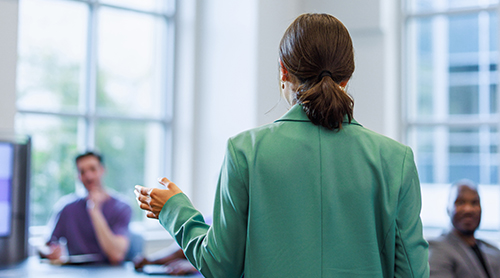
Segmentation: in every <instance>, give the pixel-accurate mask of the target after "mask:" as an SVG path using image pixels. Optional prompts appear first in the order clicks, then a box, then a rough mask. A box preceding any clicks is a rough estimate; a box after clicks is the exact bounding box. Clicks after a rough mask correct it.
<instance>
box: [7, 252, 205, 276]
mask: <svg viewBox="0 0 500 278" xmlns="http://www.w3.org/2000/svg"><path fill="white" fill-rule="evenodd" d="M21 277H22V278H62V277H64V278H67V277H71V278H111V277H119V278H131V277H135V278H137V277H141V278H148V277H177V278H179V277H184V278H200V277H203V276H202V275H201V274H197V275H189V276H172V275H147V274H144V273H141V272H136V271H135V270H134V265H133V263H132V262H125V263H124V264H122V265H118V266H109V265H63V266H58V265H51V264H49V263H45V262H40V259H39V258H38V257H29V258H28V259H26V260H25V261H23V262H22V263H20V264H17V265H15V266H11V267H8V268H0V278H21Z"/></svg>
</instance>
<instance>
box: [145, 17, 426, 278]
mask: <svg viewBox="0 0 500 278" xmlns="http://www.w3.org/2000/svg"><path fill="white" fill-rule="evenodd" d="M279 54H280V68H281V75H280V77H281V81H282V91H283V94H284V96H285V98H286V99H287V100H288V101H289V102H290V103H291V104H293V106H292V108H291V109H290V110H289V111H288V112H287V113H286V114H285V115H284V116H283V117H282V118H280V119H278V120H277V121H275V122H274V123H271V124H268V125H264V126H261V127H258V128H255V129H252V130H248V131H245V132H242V133H240V134H238V135H236V136H234V137H232V138H230V139H229V140H228V143H227V151H226V155H225V159H224V163H223V165H222V169H221V172H220V177H219V181H218V186H217V194H216V196H215V205H214V212H213V224H212V226H209V225H207V224H205V222H204V219H203V216H202V215H201V214H200V213H199V212H198V211H197V210H196V209H195V208H194V207H193V205H192V204H191V202H190V201H189V199H188V198H187V197H186V195H185V194H183V193H182V191H181V190H180V189H179V188H178V187H177V186H176V185H175V184H174V183H172V182H170V181H169V180H168V179H166V178H163V179H162V180H160V183H162V184H163V185H165V186H166V189H151V188H145V187H141V186H137V187H136V194H137V196H138V200H139V201H140V207H141V208H142V209H145V210H147V211H148V214H147V215H148V217H151V218H158V219H159V221H160V223H161V225H162V226H163V227H165V229H166V230H167V231H168V232H169V233H170V234H171V235H172V236H173V237H174V238H175V239H176V241H177V243H178V244H179V245H180V246H181V248H182V249H183V250H184V253H185V254H186V257H187V258H188V259H189V261H190V262H191V263H192V264H193V265H194V266H195V267H196V268H197V269H198V270H199V271H200V272H201V273H202V274H203V275H204V276H206V277H241V276H242V275H244V276H245V277H418V278H421V277H428V275H429V268H428V263H427V256H428V244H427V242H426V241H425V240H424V239H423V237H422V224H421V220H420V216H419V215H420V207H421V197H420V184H419V180H418V175H417V170H416V167H415V163H414V159H413V153H412V151H411V149H410V148H409V147H407V146H404V145H402V144H400V143H398V142H396V141H393V140H391V139H389V138H387V137H384V136H382V135H379V134H377V133H375V132H373V131H370V130H368V129H366V128H363V127H362V126H361V125H360V124H359V123H357V122H356V121H355V120H354V119H353V116H352V112H353V101H352V99H351V98H350V96H349V95H348V94H347V93H345V91H344V88H345V86H346V84H347V82H348V80H349V78H350V77H351V75H352V72H353V71H354V55H353V47H352V42H351V38H350V36H349V33H348V31H347V29H346V28H345V27H344V25H343V24H342V23H341V22H340V21H338V20H337V19H336V18H335V17H333V16H330V15H326V14H304V15H301V16H299V17H298V18H297V19H296V20H295V21H294V22H293V23H292V24H291V25H290V27H289V28H288V29H287V31H286V32H285V34H284V36H283V39H282V41H281V43H280V52H279Z"/></svg>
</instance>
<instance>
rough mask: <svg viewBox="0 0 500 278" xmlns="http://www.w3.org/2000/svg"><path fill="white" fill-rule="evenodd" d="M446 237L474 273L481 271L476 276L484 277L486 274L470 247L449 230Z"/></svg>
mask: <svg viewBox="0 0 500 278" xmlns="http://www.w3.org/2000/svg"><path fill="white" fill-rule="evenodd" d="M447 238H448V240H450V241H451V242H452V243H453V244H452V246H453V248H454V249H455V250H456V251H457V253H458V254H460V255H461V256H462V258H463V259H464V263H465V264H466V265H468V267H470V268H472V269H473V270H474V273H481V276H480V277H476V278H483V277H484V278H486V277H487V276H486V273H485V272H484V268H483V266H482V265H481V262H480V261H479V259H478V258H477V256H476V254H475V253H474V251H473V250H472V248H471V247H470V246H468V245H467V244H466V243H464V242H463V241H462V240H461V239H460V238H458V237H457V236H456V235H455V234H453V232H450V233H449V234H448V235H447Z"/></svg>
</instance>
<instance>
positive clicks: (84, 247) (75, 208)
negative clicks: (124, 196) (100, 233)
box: [49, 196, 132, 262]
mask: <svg viewBox="0 0 500 278" xmlns="http://www.w3.org/2000/svg"><path fill="white" fill-rule="evenodd" d="M61 201H62V205H63V207H62V209H60V210H59V211H58V212H57V214H55V218H54V219H53V223H54V224H55V225H53V227H54V229H53V231H52V235H51V237H50V239H49V242H57V241H58V240H59V238H61V237H64V238H66V240H67V248H68V254H69V255H70V256H71V255H82V254H99V256H98V257H100V258H101V259H99V258H98V259H97V260H98V261H100V262H107V261H108V260H107V258H106V255H105V254H104V252H103V251H102V249H101V247H100V246H99V243H98V242H97V237H96V234H95V231H94V227H93V224H92V221H91V220H90V215H89V213H88V211H87V199H86V198H77V197H75V196H67V197H65V198H64V199H63V200H61ZM102 213H103V215H104V218H105V219H106V222H108V225H109V227H110V228H111V231H113V233H114V234H115V235H124V236H126V237H129V230H128V224H129V222H130V217H131V215H132V210H131V208H130V206H129V205H128V204H126V203H125V202H123V201H120V200H118V199H116V198H114V197H111V198H109V199H108V200H106V202H104V204H103V205H102Z"/></svg>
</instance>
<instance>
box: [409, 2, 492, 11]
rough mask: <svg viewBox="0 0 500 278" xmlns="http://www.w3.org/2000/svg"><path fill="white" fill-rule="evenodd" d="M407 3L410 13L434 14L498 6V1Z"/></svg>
mask: <svg viewBox="0 0 500 278" xmlns="http://www.w3.org/2000/svg"><path fill="white" fill-rule="evenodd" d="M407 3H408V10H409V12H432V11H443V10H444V11H445V10H448V9H460V8H474V7H481V6H484V5H488V4H497V3H498V0H408V1H407Z"/></svg>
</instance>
